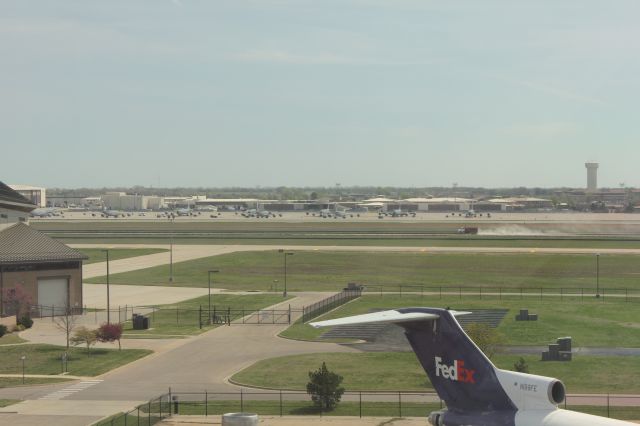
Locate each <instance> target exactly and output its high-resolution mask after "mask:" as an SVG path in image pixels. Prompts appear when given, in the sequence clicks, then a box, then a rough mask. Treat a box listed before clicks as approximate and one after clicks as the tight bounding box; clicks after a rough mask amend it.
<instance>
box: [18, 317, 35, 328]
mask: <svg viewBox="0 0 640 426" xmlns="http://www.w3.org/2000/svg"><path fill="white" fill-rule="evenodd" d="M18 325H22V326H24V328H31V326H32V325H33V320H32V319H31V317H30V316H29V315H23V316H21V317H20V320H19V321H18Z"/></svg>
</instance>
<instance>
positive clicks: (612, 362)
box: [231, 352, 640, 394]
mask: <svg viewBox="0 0 640 426" xmlns="http://www.w3.org/2000/svg"><path fill="white" fill-rule="evenodd" d="M518 358H519V356H518V355H496V356H495V357H494V359H493V362H494V363H495V364H496V366H497V367H499V368H503V369H506V370H513V364H514V363H515V362H516V361H517V360H518ZM524 358H525V360H526V362H527V364H528V366H529V372H530V373H531V374H538V375H542V376H549V377H555V378H557V379H560V380H562V381H563V383H564V384H565V386H566V387H567V392H569V393H630V394H633V393H638V392H640V381H638V380H632V379H630V378H633V377H640V362H639V361H638V360H637V359H636V358H635V357H608V356H581V355H576V356H574V360H573V361H571V362H558V361H556V362H542V361H540V357H539V356H533V355H531V356H529V355H527V356H524ZM322 362H326V364H327V368H328V369H329V370H331V371H333V372H335V373H338V374H340V375H341V376H343V377H344V381H343V384H342V385H343V386H344V388H345V389H347V390H350V391H357V390H416V391H417V390H420V391H424V390H432V389H433V388H432V386H431V383H430V382H429V379H428V378H427V375H426V373H425V372H424V370H423V369H422V367H421V366H420V364H419V363H418V360H417V358H416V356H415V354H414V353H413V352H393V353H390V352H364V353H346V354H345V353H325V354H305V355H293V356H286V357H279V358H271V359H267V360H262V361H258V362H257V363H255V364H254V365H252V366H251V367H249V368H246V369H244V370H242V371H241V372H239V373H237V374H235V375H234V376H233V377H232V378H231V379H232V380H233V381H234V382H236V383H240V384H243V385H246V386H258V387H267V388H272V389H289V390H304V389H305V386H306V384H307V382H308V381H309V376H308V373H309V372H310V371H313V370H317V369H318V368H319V367H320V366H321V365H322Z"/></svg>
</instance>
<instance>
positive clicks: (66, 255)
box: [0, 182, 87, 322]
mask: <svg viewBox="0 0 640 426" xmlns="http://www.w3.org/2000/svg"><path fill="white" fill-rule="evenodd" d="M35 207H36V206H35V205H34V204H31V203H30V202H29V200H27V199H26V198H24V197H23V196H22V195H20V194H18V193H17V192H16V191H14V190H13V189H11V188H9V187H8V186H7V185H5V184H3V183H2V182H0V211H1V212H2V215H3V219H4V223H3V225H4V226H3V227H0V317H5V316H9V315H14V314H15V307H14V306H13V304H11V303H9V299H10V298H11V296H12V294H16V290H17V289H18V287H21V288H22V290H23V291H24V293H25V294H26V295H27V297H28V298H29V299H30V302H31V304H32V305H33V306H34V307H35V310H34V311H32V314H33V315H34V316H41V315H51V314H60V313H63V312H64V310H65V309H66V307H70V308H80V307H82V261H83V260H85V259H87V256H85V255H84V254H82V253H80V252H78V251H76V250H74V249H72V248H70V247H68V246H66V245H65V244H63V243H61V242H59V241H56V240H54V239H52V238H49V237H48V236H46V235H45V234H43V233H42V232H39V231H36V230H35V229H33V228H31V227H30V226H28V225H27V224H26V222H27V221H28V215H29V212H30V211H32V210H33V209H35ZM3 322H4V321H3Z"/></svg>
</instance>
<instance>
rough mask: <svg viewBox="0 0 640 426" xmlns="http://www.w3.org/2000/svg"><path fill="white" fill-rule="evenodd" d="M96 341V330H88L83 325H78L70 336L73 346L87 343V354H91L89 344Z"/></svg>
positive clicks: (93, 343)
mask: <svg viewBox="0 0 640 426" xmlns="http://www.w3.org/2000/svg"><path fill="white" fill-rule="evenodd" d="M97 341H98V336H97V333H96V330H89V329H88V328H87V327H84V326H83V327H78V329H77V330H76V332H75V333H73V337H72V338H71V343H73V345H74V346H78V345H87V354H89V355H91V346H93V345H95V344H96V342H97Z"/></svg>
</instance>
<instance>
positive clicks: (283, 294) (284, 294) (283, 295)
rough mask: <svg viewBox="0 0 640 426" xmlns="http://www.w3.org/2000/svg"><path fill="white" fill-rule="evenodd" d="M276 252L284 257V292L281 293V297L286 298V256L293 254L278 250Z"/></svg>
mask: <svg viewBox="0 0 640 426" xmlns="http://www.w3.org/2000/svg"><path fill="white" fill-rule="evenodd" d="M278 252H280V253H282V254H283V255H284V291H283V292H282V297H287V256H293V253H291V252H290V251H284V249H280V250H278Z"/></svg>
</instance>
